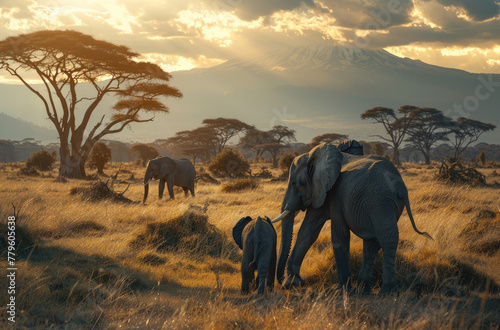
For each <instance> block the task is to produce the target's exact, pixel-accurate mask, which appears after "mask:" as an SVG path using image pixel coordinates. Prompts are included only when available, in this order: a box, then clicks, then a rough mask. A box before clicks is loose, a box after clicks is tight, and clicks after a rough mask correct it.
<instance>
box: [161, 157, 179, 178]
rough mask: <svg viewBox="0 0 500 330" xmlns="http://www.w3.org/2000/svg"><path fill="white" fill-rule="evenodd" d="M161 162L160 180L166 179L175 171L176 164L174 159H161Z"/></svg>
mask: <svg viewBox="0 0 500 330" xmlns="http://www.w3.org/2000/svg"><path fill="white" fill-rule="evenodd" d="M159 161H160V164H161V165H160V171H159V174H158V175H159V177H160V178H164V177H166V176H167V175H168V174H169V173H171V172H172V171H174V170H175V167H176V164H175V161H174V160H173V159H172V158H168V157H164V158H162V159H159Z"/></svg>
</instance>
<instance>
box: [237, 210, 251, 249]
mask: <svg viewBox="0 0 500 330" xmlns="http://www.w3.org/2000/svg"><path fill="white" fill-rule="evenodd" d="M250 221H252V218H250V217H244V218H241V219H240V220H239V221H238V222H237V223H236V225H235V226H234V227H233V239H234V242H235V243H236V245H238V246H239V247H240V249H242V250H243V242H242V240H241V234H242V233H243V229H244V228H245V226H246V225H248V223H249V222H250Z"/></svg>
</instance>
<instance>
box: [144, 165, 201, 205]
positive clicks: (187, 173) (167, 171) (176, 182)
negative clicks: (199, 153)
mask: <svg viewBox="0 0 500 330" xmlns="http://www.w3.org/2000/svg"><path fill="white" fill-rule="evenodd" d="M195 176H196V170H195V169H194V166H193V164H192V163H191V162H190V161H189V160H188V159H180V160H174V159H172V158H169V157H159V158H156V159H152V160H150V161H149V163H148V167H147V168H146V174H145V175H144V199H143V201H142V202H143V203H145V202H146V199H147V198H148V192H149V182H150V181H151V180H152V179H153V178H154V179H155V180H157V179H160V182H159V184H158V197H159V198H160V199H161V198H162V197H163V191H164V190H165V182H166V183H167V188H168V194H169V195H170V198H171V199H174V186H178V187H182V189H184V194H185V195H186V196H187V195H188V190H189V191H191V195H192V196H193V197H194V178H195Z"/></svg>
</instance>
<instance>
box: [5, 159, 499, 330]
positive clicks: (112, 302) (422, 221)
mask: <svg viewBox="0 0 500 330" xmlns="http://www.w3.org/2000/svg"><path fill="white" fill-rule="evenodd" d="M121 169H122V170H125V171H123V172H122V173H120V175H119V177H118V180H117V183H116V184H115V189H116V190H117V191H122V190H123V189H125V187H126V186H127V185H126V184H125V182H129V183H131V185H130V188H129V190H128V191H127V192H126V193H125V197H127V198H129V199H131V200H132V201H141V200H142V195H143V184H142V183H141V180H140V178H141V177H142V176H143V173H144V168H140V167H135V166H134V165H133V164H125V165H122V166H121ZM18 170H19V168H18V167H16V166H14V167H12V166H9V165H4V166H2V167H1V168H0V182H1V183H2V184H1V186H0V200H1V201H2V203H1V204H0V216H1V219H4V220H1V221H2V222H5V221H6V219H7V217H8V216H9V215H12V205H11V203H14V205H16V207H19V206H20V207H21V211H20V219H19V220H18V226H20V228H22V229H19V228H18V230H26V231H27V232H28V233H29V234H30V235H31V237H32V238H33V239H34V240H35V242H36V248H34V249H31V248H30V249H26V251H23V252H22V253H21V255H20V256H19V257H18V262H17V267H18V278H17V287H18V289H19V291H18V292H17V295H16V297H17V301H18V305H17V307H18V312H19V313H18V314H17V323H16V324H17V325H18V326H20V327H51V326H53V327H57V328H62V327H70V328H75V327H76V328H92V327H94V326H95V327H110V328H117V327H125V328H155V329H156V328H167V329H170V328H216V329H222V328H306V329H308V328H346V329H347V328H349V329H350V328H384V329H385V328H391V329H392V328H412V329H413V328H441V327H451V328H464V327H467V328H468V327H475V326H478V327H479V326H482V327H493V328H494V327H498V326H500V316H499V315H498V310H499V308H500V295H499V292H498V286H499V285H500V252H499V246H498V242H499V240H500V225H499V224H500V217H499V213H500V209H499V207H500V204H499V201H500V189H493V188H477V187H466V186H449V185H444V184H441V183H438V182H436V181H435V179H434V173H435V172H436V171H437V169H436V168H430V169H429V168H427V167H424V166H420V167H415V166H414V167H408V168H407V169H406V170H405V171H402V175H403V179H404V180H405V182H406V184H407V186H408V189H409V193H410V202H411V205H412V211H413V213H414V216H415V221H416V223H417V226H418V228H419V229H421V230H424V231H427V232H429V233H431V235H432V236H433V237H434V239H435V240H434V241H429V240H427V239H425V238H424V237H422V236H420V235H418V234H416V233H415V232H414V231H413V229H412V227H411V223H410V221H409V219H408V216H407V215H406V212H405V213H404V214H403V216H402V217H401V219H400V221H399V230H400V241H401V242H400V248H399V249H398V255H397V258H396V263H397V270H398V276H399V278H400V286H401V287H402V288H403V289H409V290H406V291H404V292H402V293H401V294H400V295H399V296H397V297H396V296H392V297H387V298H376V297H373V296H359V295H356V294H354V295H349V296H347V295H344V296H343V295H339V294H338V293H337V292H333V291H332V289H333V288H334V287H336V284H337V279H336V272H335V269H334V268H335V266H334V263H335V261H334V258H333V253H332V248H331V242H330V225H329V223H328V222H327V224H326V225H325V228H323V230H322V233H321V234H320V237H319V239H318V241H317V242H316V243H315V244H314V245H313V247H312V248H311V250H310V251H309V253H308V255H307V256H306V259H305V260H304V263H303V266H302V275H303V277H304V278H305V279H306V281H307V283H308V286H307V287H306V288H303V289H300V290H299V291H285V290H281V289H280V288H277V289H276V290H275V291H274V292H273V293H271V294H269V295H268V296H267V297H266V298H262V297H255V296H250V297H247V296H241V295H240V293H239V289H240V281H241V277H240V274H239V263H238V261H237V259H238V258H235V256H234V255H233V252H231V251H233V250H232V249H234V248H235V245H234V244H233V243H232V239H231V229H232V227H233V225H234V224H235V222H236V221H237V220H238V219H240V218H241V217H243V216H251V217H257V216H258V215H266V216H269V217H274V216H277V215H278V214H279V210H280V207H281V201H282V198H283V195H284V192H285V189H286V183H285V182H276V183H275V182H269V181H261V182H260V183H259V185H258V187H256V188H255V189H248V190H241V191H239V192H235V193H222V192H221V186H220V185H216V184H207V183H200V184H198V185H197V187H196V197H195V198H193V197H188V198H186V197H184V194H183V193H182V190H181V189H176V191H175V193H176V200H174V201H166V200H162V201H159V200H158V198H157V190H156V189H157V188H156V187H155V185H154V184H153V185H152V188H151V189H150V196H149V199H148V202H147V204H146V205H142V204H140V203H136V204H119V203H113V202H111V201H99V202H90V201H83V200H81V199H80V198H78V197H77V196H75V195H71V194H70V191H71V189H72V188H74V187H88V186H90V185H91V182H90V181H84V180H69V181H68V182H67V183H58V182H55V177H56V176H57V175H56V172H55V171H54V172H52V173H45V174H44V177H26V176H20V175H18V174H17V171H18ZM116 170H117V168H116V167H115V168H113V169H111V170H108V171H107V172H108V174H112V173H115V172H116ZM258 171H259V169H258V168H256V169H255V172H258ZM481 171H482V172H483V173H484V174H486V177H487V181H488V182H491V181H492V180H497V181H499V179H498V177H497V176H495V173H494V172H493V171H494V169H481ZM132 175H133V177H131V176H132ZM273 175H275V176H278V175H279V173H278V172H277V171H276V172H275V173H273ZM133 178H136V179H133ZM120 181H123V183H120ZM222 181H223V184H224V183H226V182H224V179H222ZM204 207H206V209H207V211H206V215H204V214H203V215H202V218H204V219H206V221H207V222H206V226H208V227H202V228H204V230H205V231H207V228H212V227H213V228H214V232H216V233H220V234H221V235H222V236H221V235H219V236H217V235H215V236H209V237H210V238H211V239H214V240H215V239H217V240H220V242H219V243H221V242H222V243H221V245H220V246H226V249H227V251H226V252H224V253H222V255H220V254H214V253H201V252H203V247H204V246H205V245H207V242H206V241H204V239H205V238H206V236H204V235H202V234H203V232H199V231H198V232H197V231H196V230H194V232H193V233H190V232H185V231H183V230H184V229H182V230H180V232H182V235H181V236H182V237H180V238H179V239H180V241H181V242H182V243H183V244H184V245H182V246H183V247H184V248H183V249H169V248H165V249H162V248H158V247H159V245H161V239H162V238H163V239H164V238H165V237H164V236H161V235H160V236H158V232H155V230H154V229H155V228H156V229H158V228H164V227H162V226H166V225H165V224H166V223H168V222H169V221H172V219H179V217H180V218H182V217H183V216H184V215H185V214H191V213H193V212H194V213H197V212H203V208H204ZM482 210H489V211H493V212H496V215H495V216H494V217H493V218H488V219H482V218H481V217H477V216H478V215H479V214H480V212H481V211H482ZM302 219H303V214H302V213H301V214H299V215H298V216H297V219H296V225H295V234H296V232H297V230H298V227H299V226H300V223H301V221H302ZM148 228H149V229H148ZM276 229H277V232H278V236H280V225H279V224H278V226H276ZM464 229H465V230H464ZM197 235H198V236H197ZM214 237H215V238H214ZM224 237H226V238H225V239H224ZM158 239H160V241H158ZM278 240H279V237H278ZM225 244H226V245H225ZM227 244H233V245H232V246H231V248H228V246H227ZM2 248H4V246H2ZM209 250H210V249H207V251H209ZM361 255H362V242H361V240H360V239H358V238H356V237H353V238H352V245H351V263H352V268H353V280H354V282H355V279H356V276H357V271H358V270H359V267H360V265H361ZM0 265H1V267H3V268H4V269H5V268H7V262H6V257H5V253H3V254H2V259H1V261H0ZM374 277H375V279H378V280H379V281H380V279H381V256H378V257H377V260H376V266H375V269H374ZM5 284H6V278H5V276H2V277H1V278H0V286H1V287H3V288H5V287H6V286H5ZM486 289H489V292H488V291H487V290H486ZM374 291H375V292H376V291H377V287H375V289H374ZM0 297H1V298H0V304H2V305H3V306H5V303H6V301H5V298H4V297H6V295H5V294H1V295H0ZM4 321H6V320H5V313H4V312H3V313H2V316H1V317H0V322H4Z"/></svg>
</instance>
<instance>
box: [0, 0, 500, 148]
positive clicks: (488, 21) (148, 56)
mask: <svg viewBox="0 0 500 330" xmlns="http://www.w3.org/2000/svg"><path fill="white" fill-rule="evenodd" d="M0 26H1V27H2V29H1V30H0V38H1V39H4V38H6V37H8V36H16V35H19V34H22V33H29V32H33V31H38V30H43V29H71V30H76V31H80V32H82V33H85V34H90V35H92V36H93V37H95V38H96V39H102V40H106V41H111V42H114V43H116V44H119V45H125V46H127V47H130V48H131V50H133V51H136V52H138V53H140V54H141V57H140V58H139V60H144V61H150V62H153V63H156V64H158V65H160V66H161V67H162V68H163V69H164V70H166V71H169V72H173V79H172V85H173V86H175V87H178V88H179V89H180V90H181V91H182V92H183V93H184V98H183V99H182V100H180V101H176V100H171V99H169V100H166V104H167V105H168V106H169V108H170V110H171V111H170V114H168V115H166V116H160V117H158V118H157V119H155V122H154V123H148V124H137V125H133V127H132V129H133V132H131V131H127V132H126V133H124V134H125V135H129V136H131V137H137V138H138V140H139V139H144V138H145V137H148V136H150V139H154V138H159V137H160V135H161V137H168V136H172V135H173V134H175V132H176V131H179V130H182V129H193V128H195V127H196V126H198V125H199V124H200V123H201V121H202V120H203V119H205V118H214V117H218V116H225V117H234V118H238V119H241V120H244V121H245V120H246V121H247V122H248V123H249V124H254V125H256V126H257V127H258V128H261V129H268V127H267V126H269V125H270V122H271V121H272V120H273V118H274V120H276V118H277V119H278V120H280V121H282V122H283V123H287V124H288V125H289V126H291V127H293V128H294V129H297V130H301V131H300V132H299V131H298V137H299V138H301V139H302V140H307V139H309V138H310V136H311V134H314V133H324V132H328V131H339V130H340V132H339V133H345V134H349V135H350V136H351V137H353V138H354V137H356V138H359V137H358V136H359V135H360V134H361V135H363V136H362V137H363V138H366V137H367V136H369V135H374V134H382V133H383V132H382V128H380V127H377V126H376V125H372V124H370V123H369V122H368V121H362V120H361V119H360V118H359V115H360V114H361V112H363V111H364V110H366V109H368V108H371V107H375V106H388V107H392V108H395V109H397V108H398V107H399V106H401V105H404V104H413V105H416V106H422V107H424V106H429V107H436V108H438V109H440V110H443V111H445V112H446V111H447V110H449V109H453V107H454V105H455V104H463V103H464V102H466V101H467V100H468V99H467V98H468V97H470V96H472V97H474V94H475V91H476V88H478V87H477V86H479V85H481V81H480V80H479V79H483V80H485V79H486V80H488V79H490V80H491V81H492V83H493V85H492V86H493V87H491V86H490V88H489V89H488V91H489V92H490V94H491V95H489V96H488V98H487V100H481V102H480V103H479V105H478V106H477V107H475V109H474V111H466V113H467V114H468V115H469V116H470V118H472V119H478V120H482V121H486V122H492V123H493V124H495V125H497V126H500V119H499V117H498V112H499V111H498V106H496V104H498V102H497V101H498V99H499V96H498V94H500V93H499V92H498V91H497V89H499V88H498V86H497V85H498V84H500V76H497V75H495V74H500V41H499V38H500V33H495V31H499V28H500V6H499V3H498V2H497V1H493V0H491V1H490V0H484V1H455V2H452V1H448V0H359V1H347V0H342V1H332V0H323V1H319V0H293V1H290V0H279V1H273V2H266V1H249V0H203V1H194V0H188V1H181V0H169V1H154V2H153V1H137V0H126V1H109V2H106V3H103V2H98V1H94V0H89V1H85V2H78V4H75V2H74V1H69V0H45V1H44V0H20V1H14V0H7V1H2V3H1V4H0ZM339 45H340V46H339ZM293 49H299V50H298V51H297V53H300V56H299V57H297V56H298V55H297V54H294V53H293ZM300 49H303V50H305V51H300ZM307 49H311V53H314V54H315V55H314V56H312V57H311V56H308V55H307V52H308V51H307ZM339 49H340V50H339ZM390 54H392V55H395V56H394V57H390ZM363 56H364V58H362V57H363ZM396 56H397V57H396ZM404 57H408V58H410V59H414V60H420V61H422V62H423V63H422V62H417V61H411V60H408V59H405V58H404ZM243 58H246V60H242V59H243ZM252 59H253V60H254V61H253V62H252ZM256 59H259V61H260V62H261V63H259V64H258V65H257V66H261V72H258V70H256V69H255V67H252V66H255V65H256V63H255V62H256ZM342 60H346V61H344V62H345V63H341V62H342ZM266 61H267V62H266ZM294 61H295V62H294ZM301 61H302V62H301ZM328 61H330V62H328ZM271 62H272V63H274V64H273V66H269V65H270V64H269V63H271ZM327 62H328V63H327ZM332 63H333V64H332ZM339 63H341V64H339ZM425 63H427V64H430V65H425ZM432 65H435V66H439V67H442V68H452V69H459V70H464V71H466V72H463V73H460V74H459V73H453V72H454V70H448V71H447V70H446V69H442V68H438V67H433V66H432ZM301 66H302V69H301ZM315 67H316V69H317V72H315V71H314V70H315V69H314V68H315ZM376 67H377V68H378V69H377V68H376ZM203 68H211V69H204V70H199V69H203ZM193 69H194V70H193ZM224 70H226V72H227V73H228V76H224V73H223V72H222V71H224ZM231 70H236V71H231ZM238 70H239V71H238ZM335 70H337V71H335ZM313 71H314V74H313ZM350 72H355V74H352V75H350V74H349V73H350ZM467 72H471V73H481V74H483V75H471V74H468V73H467ZM491 74H493V76H491ZM240 75H241V77H240ZM415 75H418V76H420V78H421V79H420V78H419V79H420V80H418V79H417V80H416V81H415V82H413V81H410V80H413V79H414V78H413V77H414V76H415ZM454 75H457V77H458V76H460V78H459V79H458V78H457V79H455V78H453V77H455V76H454ZM424 76H425V77H424ZM204 77H205V78H204ZM491 77H493V78H491ZM28 78H29V77H28ZM32 78H35V77H34V76H33V77H32ZM294 79H295V80H294ZM381 79H386V80H381ZM400 79H403V80H400ZM297 80H298V81H297ZM455 80H456V81H455ZM215 82H217V84H215ZM384 83H385V84H386V85H383V84H384ZM0 84H2V86H6V84H7V85H8V84H19V81H18V80H17V79H15V78H12V77H10V76H9V75H8V74H7V73H6V72H5V71H0ZM203 84H205V86H206V87H207V88H204V86H203ZM445 84H448V85H445ZM260 85H265V86H266V87H267V90H266V91H265V93H267V95H265V97H256V95H262V93H263V90H259V93H260V94H257V92H256V91H257V90H258V89H259V88H260V87H259V86H260ZM490 85H491V84H490ZM389 86H390V91H389V92H391V91H392V93H389V92H387V89H388V88H389ZM393 86H394V87H393ZM19 87H20V88H21V87H22V86H19ZM383 87H386V88H385V89H384V88H383ZM491 88H492V89H493V90H491ZM11 90H13V89H11V88H7V87H5V88H4V87H2V88H0V96H2V98H3V99H4V100H5V101H4V102H3V107H2V108H0V112H5V113H7V114H9V115H12V114H14V117H15V116H16V114H17V117H21V118H23V119H25V120H29V121H32V122H34V123H36V124H38V125H44V124H43V123H44V120H45V119H44V117H46V116H44V113H43V111H41V110H40V111H38V112H36V113H35V111H33V107H34V106H36V103H35V102H31V101H30V97H29V96H27V94H29V93H30V92H29V91H28V90H27V89H25V91H24V92H25V93H26V94H24V93H23V94H19V95H26V96H20V98H18V99H17V100H12V99H9V97H11V94H9V93H10V92H7V91H11ZM210 92H212V93H210ZM431 94H434V95H431ZM19 99H22V100H23V102H25V104H24V108H23V105H22V104H19V102H17V101H18V100H19ZM473 101H474V100H473ZM249 102H255V108H257V109H258V110H257V111H254V110H253V109H252V107H251V106H248V104H247V103H249ZM110 104H111V102H108V103H106V104H105V106H110ZM203 105H205V106H206V108H205V109H203V108H202V106H203ZM474 106H475V105H474ZM108 109H109V107H108ZM248 112H254V114H253V115H252V116H250V115H249V113H248ZM459 112H460V111H458V112H456V111H455V113H454V115H455V117H456V116H457V113H459ZM284 114H288V115H289V116H290V118H284V116H285V115H284ZM46 123H47V125H44V126H46V127H50V123H49V122H48V121H46ZM496 131H498V129H497V130H496ZM496 131H494V132H489V133H487V134H485V135H484V137H483V138H482V139H481V140H484V141H489V142H496V141H500V135H499V133H497V132H496ZM117 137H118V136H117ZM109 138H111V139H112V138H114V136H109ZM303 142H307V141H303Z"/></svg>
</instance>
